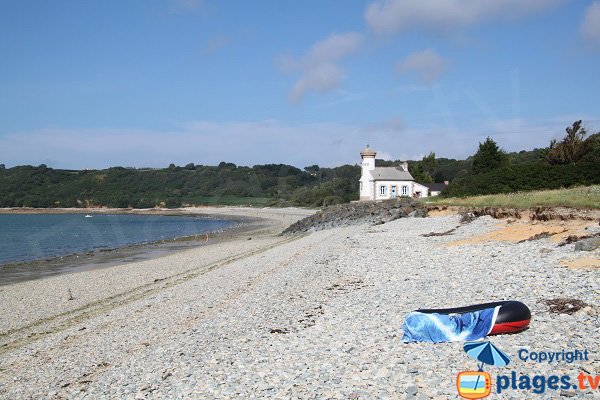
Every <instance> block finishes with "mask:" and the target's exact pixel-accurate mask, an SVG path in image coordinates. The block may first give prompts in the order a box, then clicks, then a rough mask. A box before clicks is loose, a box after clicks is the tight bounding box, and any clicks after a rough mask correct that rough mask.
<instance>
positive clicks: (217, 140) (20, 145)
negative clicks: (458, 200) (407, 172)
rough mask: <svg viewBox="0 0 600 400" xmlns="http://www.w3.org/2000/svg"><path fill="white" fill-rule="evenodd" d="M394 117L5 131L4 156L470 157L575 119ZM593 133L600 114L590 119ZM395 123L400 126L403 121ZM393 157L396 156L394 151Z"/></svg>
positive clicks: (74, 163) (530, 142) (61, 160)
mask: <svg viewBox="0 0 600 400" xmlns="http://www.w3.org/2000/svg"><path fill="white" fill-rule="evenodd" d="M398 122H399V121H398V120H394V119H391V120H389V121H384V122H382V123H380V124H375V125H372V126H370V127H364V126H360V125H353V124H340V123H315V124H301V125H291V124H284V123H282V122H279V121H273V120H267V121H229V122H215V121H196V122H190V123H187V124H185V125H184V126H181V127H180V128H179V129H177V130H172V131H148V130H140V129H108V128H107V129H86V130H78V129H43V130H36V131H31V132H22V133H12V134H3V135H0V160H1V162H2V163H4V164H6V165H7V166H8V167H10V166H14V165H23V164H31V165H38V164H40V163H45V164H47V165H49V166H51V167H55V168H106V167H110V166H119V165H120V166H136V167H144V166H150V167H166V166H167V165H169V164H170V163H175V164H177V165H185V164H187V163H189V162H193V163H195V164H204V165H216V164H218V163H219V162H221V161H229V162H233V163H236V164H238V165H254V164H266V163H284V164H291V165H295V166H297V167H300V168H302V167H304V166H306V165H312V164H319V165H321V166H336V165H342V164H346V163H349V164H355V163H358V162H359V161H360V159H359V155H358V154H359V152H360V150H362V149H363V148H364V147H365V145H366V144H367V143H369V144H370V145H371V146H372V147H373V148H374V149H375V150H377V152H378V153H379V154H378V156H379V157H389V158H393V159H401V160H405V159H419V158H421V157H422V156H423V154H428V153H429V152H430V151H434V152H435V153H436V155H437V156H438V157H451V158H465V157H467V156H469V155H472V154H473V153H474V152H475V151H476V150H477V145H478V143H479V142H481V141H484V140H485V137H486V136H488V135H489V136H491V137H492V138H494V140H496V141H497V142H498V144H499V145H500V146H501V147H503V148H504V149H506V150H508V151H517V150H523V149H532V148H534V147H542V146H547V145H548V144H549V143H550V139H552V138H553V137H562V136H561V135H564V128H565V127H566V126H569V125H571V124H572V123H573V117H571V116H568V117H564V118H562V120H560V121H559V120H543V121H528V122H525V121H524V120H500V119H492V118H484V119H481V120H480V121H474V122H473V123H472V124H470V125H469V126H456V127H455V126H451V125H448V124H432V123H426V124H423V125H421V126H407V127H405V128H404V129H402V130H398V129H391V128H393V127H394V125H397V124H398ZM585 123H586V127H588V131H589V132H595V131H597V130H598V128H599V127H600V120H598V119H586V120H585ZM396 128H399V127H398V126H396ZM392 155H393V156H392Z"/></svg>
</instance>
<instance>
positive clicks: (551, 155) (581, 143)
mask: <svg viewBox="0 0 600 400" xmlns="http://www.w3.org/2000/svg"><path fill="white" fill-rule="evenodd" d="M565 130H566V131H567V135H566V136H565V137H564V138H563V140H561V142H560V143H557V142H556V139H552V141H551V142H550V147H549V148H548V149H547V150H546V151H545V152H544V158H545V159H546V161H548V162H549V163H550V164H575V163H577V162H578V161H580V160H581V159H582V158H583V157H584V156H585V154H586V147H588V146H586V143H585V136H586V135H587V131H586V130H585V128H584V127H582V126H581V120H579V121H575V122H573V125H572V126H569V127H567V128H566V129H565Z"/></svg>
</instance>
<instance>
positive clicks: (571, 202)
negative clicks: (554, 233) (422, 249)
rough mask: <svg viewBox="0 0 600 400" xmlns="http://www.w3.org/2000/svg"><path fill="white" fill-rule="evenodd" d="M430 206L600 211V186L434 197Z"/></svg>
mask: <svg viewBox="0 0 600 400" xmlns="http://www.w3.org/2000/svg"><path fill="white" fill-rule="evenodd" d="M424 200H425V201H426V202H427V203H428V204H440V205H452V206H466V207H515V208H530V207H536V206H552V207H561V206H562V207H574V208H597V209H600V185H594V186H580V187H575V188H571V189H557V190H537V191H531V192H517V193H507V194H492V195H485V196H473V197H463V198H461V197H432V198H427V199H424Z"/></svg>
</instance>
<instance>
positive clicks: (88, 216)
mask: <svg viewBox="0 0 600 400" xmlns="http://www.w3.org/2000/svg"><path fill="white" fill-rule="evenodd" d="M92 217H93V215H90V214H86V215H85V218H92Z"/></svg>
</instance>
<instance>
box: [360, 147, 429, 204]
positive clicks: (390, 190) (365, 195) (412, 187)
mask: <svg viewBox="0 0 600 400" xmlns="http://www.w3.org/2000/svg"><path fill="white" fill-rule="evenodd" d="M376 155H377V153H376V152H375V150H373V149H372V148H370V147H369V145H367V147H366V148H365V149H364V150H363V151H361V152H360V157H361V159H362V162H361V167H362V174H361V177H360V200H361V201H369V200H388V199H393V198H396V197H400V196H405V197H428V196H429V189H428V188H427V187H426V186H424V185H421V184H420V183H417V182H415V179H414V178H413V177H412V175H411V174H410V172H408V163H407V162H404V163H402V167H377V166H376V165H375V156H376Z"/></svg>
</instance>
